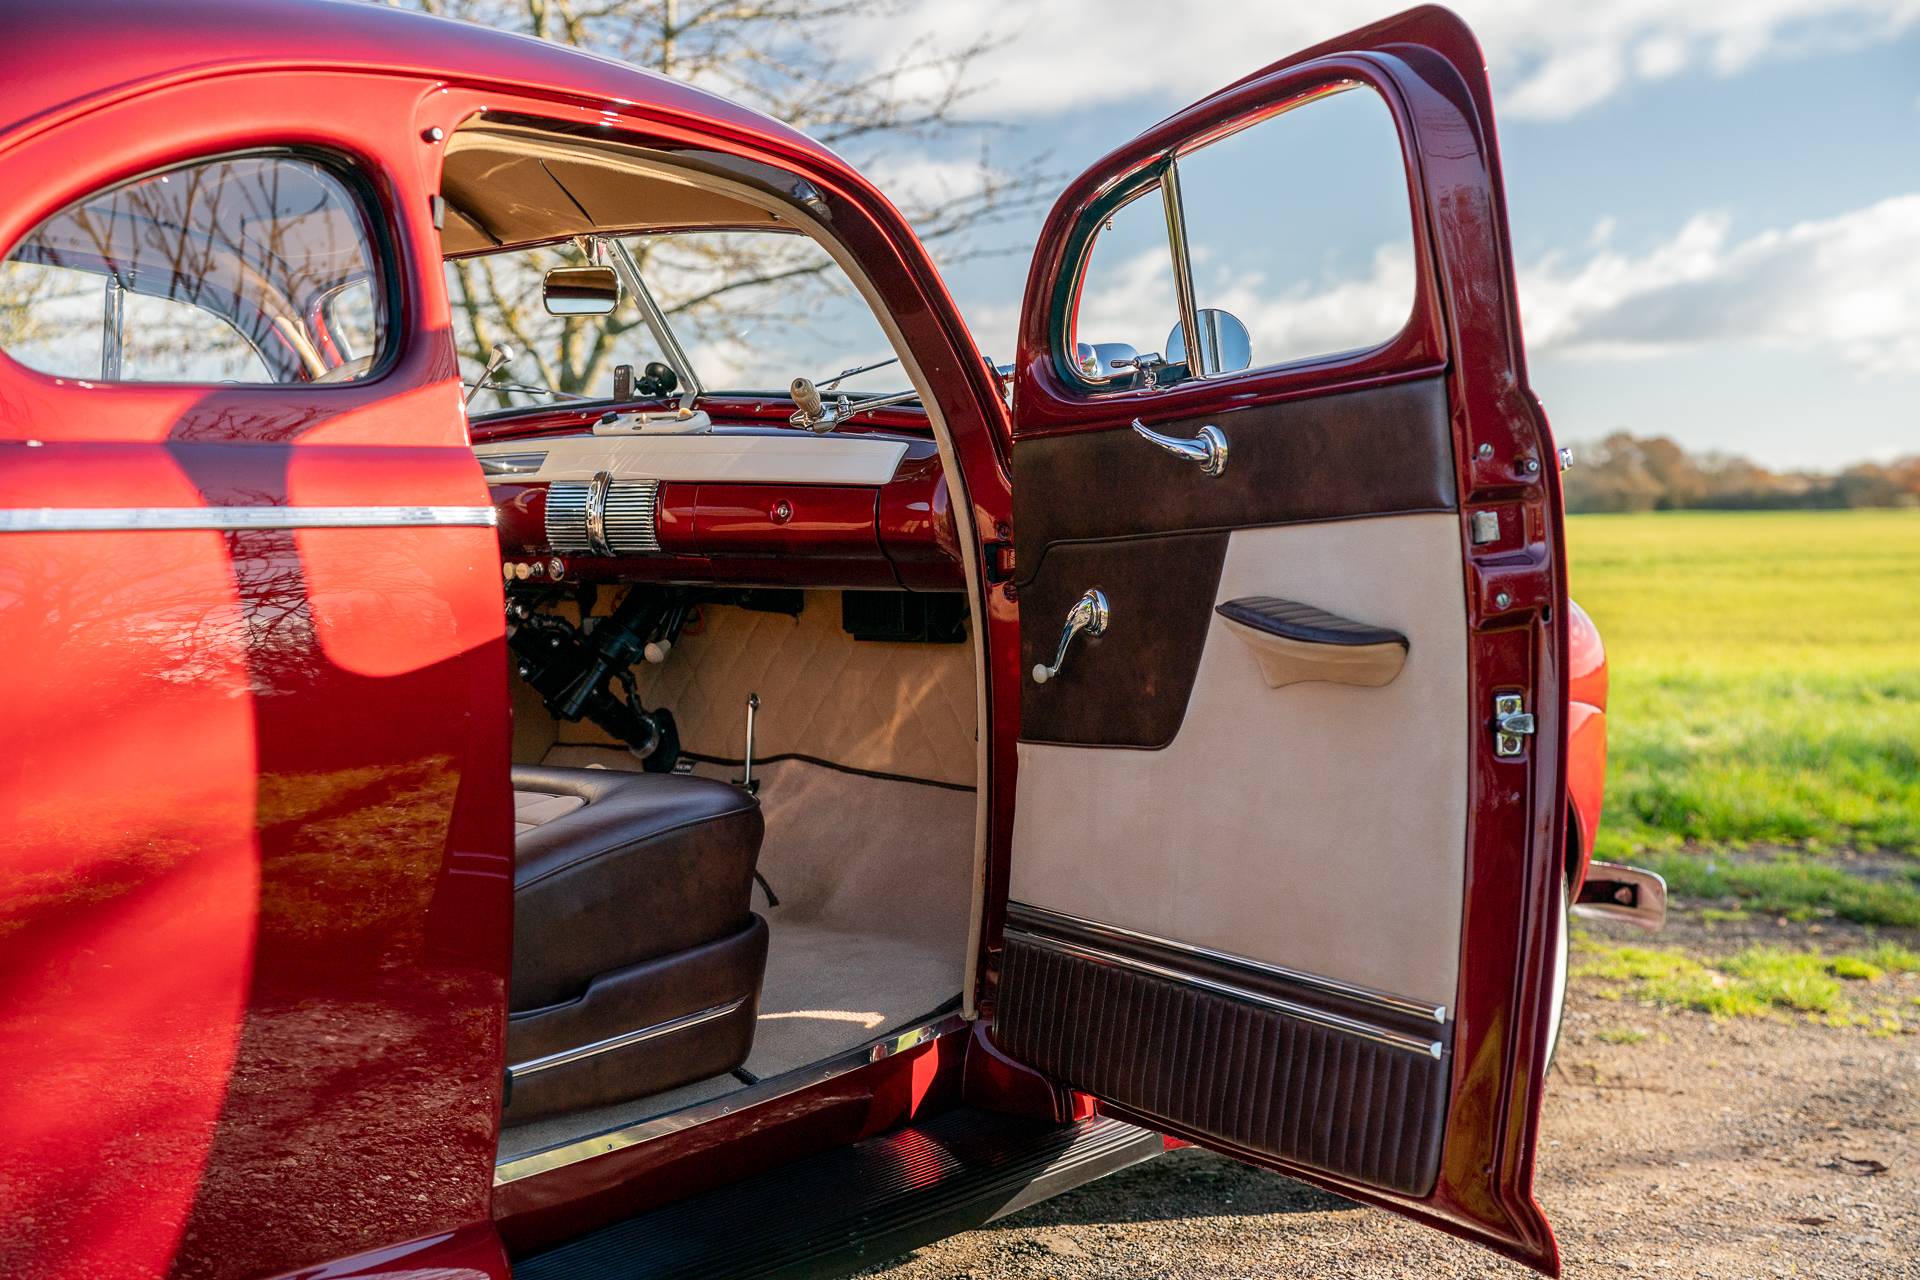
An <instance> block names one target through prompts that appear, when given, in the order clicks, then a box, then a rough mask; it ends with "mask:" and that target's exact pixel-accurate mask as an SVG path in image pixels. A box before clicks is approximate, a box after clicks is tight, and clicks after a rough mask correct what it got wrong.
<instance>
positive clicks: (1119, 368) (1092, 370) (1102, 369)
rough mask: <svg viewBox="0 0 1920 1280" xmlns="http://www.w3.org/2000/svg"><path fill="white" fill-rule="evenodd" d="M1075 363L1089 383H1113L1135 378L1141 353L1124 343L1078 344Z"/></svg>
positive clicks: (1074, 350)
mask: <svg viewBox="0 0 1920 1280" xmlns="http://www.w3.org/2000/svg"><path fill="white" fill-rule="evenodd" d="M1073 362H1074V364H1075V365H1077V366H1078V367H1079V370H1080V376H1081V377H1082V378H1085V379H1086V380H1087V381H1088V382H1112V381H1113V380H1114V379H1116V378H1127V377H1132V376H1133V374H1134V372H1135V370H1137V369H1139V367H1140V353H1139V352H1137V351H1135V350H1134V349H1133V348H1132V347H1130V346H1128V345H1127V344H1126V343H1124V342H1091V343H1089V342H1076V343H1074V344H1073Z"/></svg>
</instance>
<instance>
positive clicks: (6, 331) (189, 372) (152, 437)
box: [0, 34, 512, 1277]
mask: <svg viewBox="0 0 1920 1280" xmlns="http://www.w3.org/2000/svg"><path fill="white" fill-rule="evenodd" d="M22 47H24V48H28V49H36V48H37V47H36V46H35V45H34V43H33V37H32V36H31V34H29V35H28V36H26V37H25V38H24V39H23V46H22ZM119 48H121V46H116V49H119ZM40 52H42V53H44V51H40ZM166 56H167V55H166V54H165V53H164V52H160V53H156V55H155V57H156V60H157V64H158V66H159V67H160V69H168V68H170V67H171V65H172V64H171V63H167V62H166V61H165V58H166ZM118 65H119V64H116V66H118ZM76 74H77V75H80V76H81V78H80V79H77V80H75V82H74V91H75V92H82V91H84V89H85V80H84V74H83V70H82V72H77V73H76ZM127 78H128V77H127V74H126V72H125V71H124V69H123V70H119V71H116V73H115V75H114V76H113V77H111V78H109V79H108V80H107V81H106V82H105V83H106V84H107V85H108V86H110V87H111V89H112V93H111V95H110V96H111V98H112V101H110V102H107V103H105V104H102V103H100V102H97V101H96V102H84V103H78V104H74V105H72V106H70V107H68V108H65V109H61V110H56V111H43V112H41V113H40V114H39V115H38V116H37V118H35V119H34V120H33V121H32V123H31V125H30V126H29V125H23V126H15V127H12V128H9V129H7V130H6V131H4V132H0V188H4V189H5V190H6V191H7V192H9V193H10V194H9V197H8V200H7V201H6V206H5V208H4V210H0V259H4V261H0V289H4V290H5V295H4V299H3V302H4V305H0V661H4V664H5V668H6V671H7V673H8V684H9V688H8V698H7V708H6V713H5V715H4V717H3V718H0V759H4V760H5V762H6V768H5V770H4V775H3V776H0V813H4V814H5V815H6V821H5V823H4V824H0V1054H3V1055H4V1057H5V1059H6V1061H7V1063H8V1064H9V1065H8V1068H7V1070H6V1072H5V1073H4V1075H0V1115H4V1116H5V1117H6V1118H7V1126H8V1139H7V1142H6V1144H5V1147H4V1149H0V1203H4V1204H5V1205H6V1206H7V1217H8V1229H7V1232H6V1238H5V1239H4V1240H3V1241H0V1273H4V1274H6V1275H8V1276H14V1277H31V1276H54V1275H78V1274H86V1275H100V1276H119V1275H126V1276H134V1275H138V1276H157V1275H175V1276H195V1277H242V1276H256V1275H268V1274H277V1273H280V1272H282V1271H290V1270H294V1269H301V1268H314V1267H318V1266H320V1265H322V1264H326V1263H329V1262H331V1261H332V1260H334V1259H339V1258H343V1257H348V1256H352V1255H359V1254H364V1253H366V1252H367V1251H372V1250H384V1251H385V1252H383V1253H381V1254H379V1255H378V1256H377V1257H374V1258H370V1259H363V1260H362V1261H361V1262H360V1263H357V1264H351V1265H349V1264H342V1267H343V1268H344V1270H352V1271H353V1273H354V1274H362V1275H367V1274H375V1273H379V1272H380V1271H381V1268H387V1269H389V1270H394V1271H399V1270H406V1269H408V1268H414V1269H415V1270H416V1272H417V1271H418V1270H419V1269H425V1270H444V1271H445V1272H446V1273H447V1274H452V1273H453V1271H454V1270H456V1269H461V1270H460V1274H463V1275H486V1274H494V1275H504V1274H505V1263H504V1256H503V1254H502V1251H501V1248H500V1244H499V1240H498V1237H497V1235H496V1233H495V1231H494V1229H493V1226H492V1221H491V1213H490V1207H491V1206H490V1200H491V1184H492V1169H493V1158H494V1148H495V1140H496V1128H497V1125H498V1116H499V1095H500V1087H501V1065H502V1062H501V1060H502V1052H501V1045H502V1035H503V1030H504V1010H505V999H504V994H505V978H506V967H507V955H508V943H509V930H510V910H511V887H510V880H511V866H510V857H511V844H510V841H511V831H512V827H511V812H510V806H509V800H508V786H507V718H506V716H507V713H506V703H505V697H504V678H505V658H504V643H503V635H502V612H501V586H500V571H499V558H498V547H497V544H496V541H495V535H494V531H493V529H492V528H491V525H492V512H491V508H490V507H489V505H488V502H487V498H486V493H485V488H484V484H483V482H482V480H481V477H480V474H479V469H478V465H477V463H476V462H475V459H474V458H473V455H472V452H471V450H470V449H469V448H468V447H467V443H466V434H465V422H464V417H463V414H462V410H461V394H460V388H459V385H458V383H457V381H456V377H457V375H456V373H455V370H454V364H453V360H452V354H451V349H450V347H449V345H448V344H447V342H446V337H445V333H446V328H447V315H446V303H445V299H444V296H443V294H442V293H441V292H440V289H439V286H438V272H439V249H438V241H437V234H436V233H435V231H434V229H433V226H432V221H431V214H430V200H429V197H430V195H431V193H432V190H433V187H432V186H431V185H429V183H428V182H427V180H426V178H425V176H424V175H425V172H426V166H425V165H424V164H423V163H422V160H424V159H426V158H427V157H424V156H422V157H421V159H419V160H417V159H416V156H417V155H419V154H420V153H422V152H426V151H427V150H428V147H427V144H426V143H424V142H423V141H422V138H421V132H420V128H419V126H417V125H416V124H415V123H414V119H415V112H416V109H417V108H418V106H419V104H420V103H421V101H422V99H423V98H425V97H427V96H428V95H429V94H431V93H432V92H433V91H434V89H435V88H436V87H437V86H434V85H431V84H426V83H419V82H411V83H410V82H408V81H407V80H405V79H404V78H399V77H383V76H374V75H356V74H330V73H326V72H323V71H277V72H272V73H266V74H231V73H229V74H223V75H220V76H209V77H204V78H200V79H197V80H192V81H187V82H177V83H171V84H168V85H165V86H163V87H160V88H155V89H152V90H150V91H145V92H141V91H129V89H128V87H127V86H126V84H125V81H126V79H127ZM81 107H84V108H85V109H84V110H83V109H80V108H81ZM409 1242H411V1243H409ZM356 1268H357V1269H356ZM462 1268H466V1269H462ZM344 1270H343V1273H344ZM303 1273H304V1272H303Z"/></svg>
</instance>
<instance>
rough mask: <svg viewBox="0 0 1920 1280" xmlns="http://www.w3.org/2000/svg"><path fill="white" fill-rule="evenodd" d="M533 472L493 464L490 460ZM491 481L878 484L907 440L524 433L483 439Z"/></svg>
mask: <svg viewBox="0 0 1920 1280" xmlns="http://www.w3.org/2000/svg"><path fill="white" fill-rule="evenodd" d="M535 450H538V451H539V452H541V453H542V454H544V455H545V456H544V457H543V458H542V460H541V463H540V465H539V467H538V468H536V469H534V470H531V471H529V470H519V469H517V470H515V471H513V472H511V473H507V472H503V471H499V470H497V469H494V466H493V464H492V463H491V460H492V459H495V458H501V459H507V460H509V461H510V464H511V465H515V466H517V467H518V466H524V463H525V462H526V461H527V460H528V459H530V457H531V455H532V454H533V452H534V451H535ZM473 451H474V453H475V454H476V455H478V457H479V458H480V466H481V469H482V470H483V471H484V472H486V473H487V474H486V480H487V483H488V484H586V483H588V482H590V481H591V480H592V479H593V477H594V476H595V475H597V474H599V473H600V472H602V471H605V472H607V473H609V474H611V475H612V476H613V478H614V479H615V480H616V481H629V480H652V481H655V482H659V481H691V482H695V483H711V484H831V485H852V486H863V487H873V488H877V487H879V486H881V485H884V484H886V483H887V482H888V481H889V480H891V479H893V477H894V473H895V472H897V471H898V470H899V469H900V464H901V462H902V461H903V460H905V458H906V456H907V442H906V441H905V440H899V439H891V438H887V437H883V436H866V435H835V436H816V435H812V434H811V433H808V432H802V431H795V430H793V429H792V428H791V427H735V428H724V427H723V428H716V429H715V430H713V431H711V432H698V433H681V432H674V431H670V430H669V431H657V432H656V431H649V430H647V429H646V428H641V429H639V430H635V431H624V432H620V433H619V434H613V435H596V434H593V433H591V432H587V431H582V432H578V433H575V434H572V435H552V436H539V437H535V438H528V437H519V438H515V439H507V440H495V441H488V442H485V443H481V444H477V445H475V446H474V447H473Z"/></svg>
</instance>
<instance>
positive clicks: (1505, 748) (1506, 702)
mask: <svg viewBox="0 0 1920 1280" xmlns="http://www.w3.org/2000/svg"><path fill="white" fill-rule="evenodd" d="M1532 736H1533V713H1532V712H1531V711H1528V710H1527V696H1526V695H1525V694H1524V693H1496V694H1494V695H1493V754H1494V755H1496V756H1501V757H1509V756H1517V755H1519V754H1520V752H1521V750H1522V749H1523V748H1524V747H1525V745H1526V744H1525V743H1523V742H1521V739H1522V738H1531V737H1532Z"/></svg>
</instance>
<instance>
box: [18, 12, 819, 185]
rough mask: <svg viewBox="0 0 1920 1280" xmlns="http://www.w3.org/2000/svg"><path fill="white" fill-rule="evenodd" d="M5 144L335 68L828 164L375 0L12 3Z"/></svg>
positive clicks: (535, 52) (705, 114) (678, 102)
mask: <svg viewBox="0 0 1920 1280" xmlns="http://www.w3.org/2000/svg"><path fill="white" fill-rule="evenodd" d="M0 30H4V31H5V32H6V39H5V40H4V41H0V139H4V137H5V135H6V134H8V133H12V132H13V131H15V130H16V129H19V128H22V127H24V126H27V125H29V124H31V123H32V122H34V121H36V120H41V119H43V118H48V117H57V116H60V115H64V114H66V113H67V112H68V111H70V110H72V109H75V108H77V107H78V106H80V104H82V103H85V102H88V101H89V100H91V99H96V98H101V97H117V96H119V95H120V94H121V93H123V92H125V91H128V90H131V89H133V88H136V87H138V86H141V85H148V84H153V83H161V82H166V81H172V80H178V79H186V78H192V77H196V76H204V75H209V74H218V73H221V72H231V71H238V70H244V69H248V68H258V69H262V70H265V69H270V68H274V67H296V66H305V67H315V66H323V67H331V68H346V69H364V70H368V71H381V72H401V73H413V74H419V75H423V76H428V77H432V78H436V79H443V80H448V81H452V82H463V83H475V84H485V85H501V86H523V87H526V88H529V89H533V90H536V91H539V92H545V93H552V94H556V95H561V96H565V97H570V98H575V99H583V100H586V101H589V102H595V103H598V104H600V105H603V106H610V107H614V108H619V107H624V106H627V105H630V104H636V103H637V104H644V105H645V106H647V107H649V108H652V109H654V110H656V111H659V112H663V113H667V114H671V115H679V116H684V117H687V118H689V119H691V120H696V121H699V122H702V123H720V124H723V125H727V126H731V127H733V128H735V129H739V130H742V131H745V132H747V133H750V134H758V135H761V136H763V137H764V138H766V139H767V140H769V141H773V142H776V143H778V144H782V145H784V146H786V147H789V148H796V149H799V150H801V151H805V152H809V153H812V154H814V155H817V156H820V157H822V158H826V159H832V156H831V153H830V152H828V151H827V150H826V148H824V147H822V146H821V145H820V144H819V143H817V142H815V141H813V140H812V139H810V138H808V137H807V136H806V135H804V134H802V133H800V132H799V131H797V130H795V129H793V128H791V127H789V126H787V125H784V124H782V123H780V122H779V121H777V120H775V119H773V118H772V117H771V116H767V115H763V114H762V113H760V112H758V111H754V110H752V109H751V108H748V107H744V106H741V105H740V104H738V103H735V102H730V101H728V100H727V99H725V98H722V97H720V96H718V95H716V94H712V93H708V92H705V91H704V90H700V89H696V88H694V87H692V86H691V85H686V84H681V83H680V82H678V81H675V80H670V79H668V78H666V77H665V76H661V75H657V74H655V73H653V72H650V71H645V70H642V69H640V68H638V67H633V66H629V65H627V64H625V63H622V62H616V61H614V60H613V59H610V58H603V57H600V56H598V55H596V54H591V53H587V52H584V51H582V50H579V49H573V48H569V47H567V46H564V45H557V44H551V43H549V42H547V41H543V40H535V39H532V38H530V37H526V36H517V35H511V34H508V33H506V32H501V31H495V30H493V29H492V28H489V27H483V26H479V25H477V24H474V23H467V22H458V21H454V20H452V19H447V18H438V17H432V16H429V15H426V14H420V13H414V12H410V11H407V10H402V9H392V8H388V7H386V6H384V5H380V4H371V3H366V2H365V0H140V2H139V3H137V4H128V3H127V2H126V0H58V2H57V3H52V4H49V3H46V0H0Z"/></svg>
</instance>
